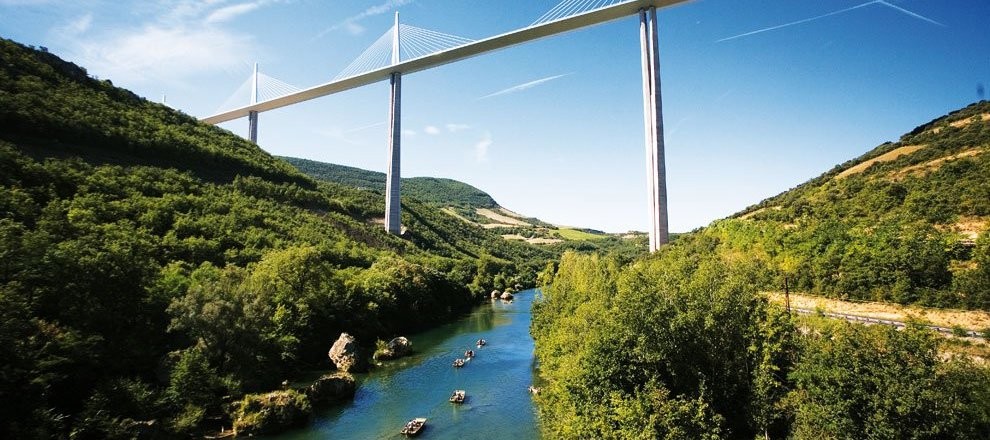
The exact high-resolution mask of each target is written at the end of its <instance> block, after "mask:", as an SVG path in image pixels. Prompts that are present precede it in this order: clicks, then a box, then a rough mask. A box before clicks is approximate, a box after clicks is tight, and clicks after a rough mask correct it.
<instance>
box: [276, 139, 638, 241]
mask: <svg viewBox="0 0 990 440" xmlns="http://www.w3.org/2000/svg"><path fill="white" fill-rule="evenodd" d="M282 159H284V160H286V161H287V162H289V163H291V164H292V165H294V166H296V168H298V169H299V170H300V171H302V172H303V173H304V174H306V175H308V176H310V177H312V178H314V179H317V180H321V181H326V182H334V183H339V184H342V185H347V186H352V187H355V188H360V189H367V190H371V191H375V192H379V193H383V192H384V191H385V174H384V173H380V172H376V171H368V170H363V169H360V168H354V167H349V166H345V165H336V164H332V163H324V162H317V161H312V160H308V159H299V158H294V157H282ZM402 196H403V198H407V197H408V198H413V199H416V200H419V201H421V202H424V203H426V204H428V205H431V206H434V207H438V208H440V209H441V211H442V212H445V213H447V214H450V215H451V216H453V217H454V218H457V219H459V220H461V221H464V222H465V223H468V224H471V225H476V226H480V227H483V228H486V229H490V230H492V231H493V232H496V233H498V234H500V235H501V236H502V237H503V238H505V239H508V240H518V241H526V242H529V243H532V244H540V245H548V244H558V243H562V242H581V243H585V242H588V241H597V242H598V245H601V246H602V248H605V249H610V248H617V247H618V248H627V250H633V251H634V249H635V248H636V247H638V246H639V244H640V243H641V242H643V238H644V237H642V236H640V235H638V234H631V235H630V234H620V235H613V234H606V233H604V232H601V231H596V230H591V229H577V228H571V227H564V226H557V225H553V224H550V223H547V222H544V221H541V220H540V219H537V218H533V217H526V216H523V215H520V214H517V213H515V212H512V211H510V210H508V209H505V208H504V207H502V206H499V204H498V203H496V202H495V200H494V199H493V198H492V197H491V196H490V195H488V193H486V192H484V191H482V190H480V189H478V188H475V187H473V186H471V185H468V184H466V183H464V182H460V181H457V180H453V179H443V178H435V177H411V178H403V179H402ZM630 236H632V237H634V238H633V239H632V242H631V243H628V242H629V241H630V240H629V237H630ZM623 237H625V238H623ZM629 245H631V246H629Z"/></svg>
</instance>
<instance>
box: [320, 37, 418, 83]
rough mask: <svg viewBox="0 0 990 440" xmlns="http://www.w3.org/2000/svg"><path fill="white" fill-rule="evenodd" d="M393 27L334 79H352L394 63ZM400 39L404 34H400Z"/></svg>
mask: <svg viewBox="0 0 990 440" xmlns="http://www.w3.org/2000/svg"><path fill="white" fill-rule="evenodd" d="M394 31H395V26H392V28H390V29H389V30H388V31H387V32H385V33H384V34H382V36H381V37H379V38H378V40H375V42H374V43H372V44H371V46H370V47H368V48H367V49H365V51H364V52H362V53H361V55H359V56H358V57H357V58H355V59H354V61H352V62H351V64H349V65H348V66H347V67H345V68H344V70H343V71H341V72H340V73H339V74H337V76H336V77H335V78H334V79H341V78H347V77H351V76H354V75H357V74H360V73H364V72H368V71H371V70H374V69H376V68H380V67H385V66H387V65H389V64H391V63H392V32H394ZM399 35H400V37H401V35H402V34H399Z"/></svg>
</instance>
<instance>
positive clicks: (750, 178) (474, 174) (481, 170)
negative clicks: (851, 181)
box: [0, 0, 990, 232]
mask: <svg viewBox="0 0 990 440" xmlns="http://www.w3.org/2000/svg"><path fill="white" fill-rule="evenodd" d="M557 3H558V2H557V1H556V0H528V1H490V0H488V1H480V0H477V1H476V0H347V1H316V0H295V1H292V0H282V1H280V0H253V1H251V0H248V1H246V0H147V1H140V2H120V1H117V0H77V1H72V2H65V1H57V0H0V36H3V37H4V38H10V39H13V40H16V41H19V42H22V43H24V44H31V45H36V46H45V47H47V48H48V49H49V50H50V51H51V52H53V53H55V54H57V55H59V56H62V57H63V58H66V59H68V60H71V61H73V62H76V63H78V64H80V65H82V66H84V67H86V68H87V69H88V71H89V72H90V73H91V74H93V75H96V76H98V77H100V78H105V79H110V80H112V81H113V82H114V84H116V85H118V86H122V87H126V88H128V89H131V90H133V91H134V92H136V93H138V94H139V95H142V96H145V97H147V98H149V99H152V100H155V101H160V100H161V98H162V95H163V94H164V95H166V96H167V101H168V103H169V104H170V105H172V106H173V107H175V108H177V109H180V110H182V111H185V112H186V113H189V114H191V115H194V116H206V115H209V114H212V113H214V112H215V111H217V110H218V109H219V107H220V106H221V105H222V104H223V103H224V102H225V101H227V100H228V98H230V96H231V95H232V94H233V93H234V92H235V91H236V90H237V89H238V87H239V86H240V85H241V84H242V83H244V81H245V80H246V79H247V78H248V77H249V75H250V73H251V69H252V65H253V63H255V62H258V63H260V70H261V71H262V72H263V73H264V74H266V75H268V76H271V77H274V78H277V79H279V80H281V81H284V82H286V83H289V84H292V85H295V86H297V87H310V86H313V85H316V84H320V83H324V82H327V81H329V80H330V79H332V78H333V77H335V76H336V75H337V74H338V73H339V72H341V71H342V70H343V69H344V68H345V67H346V66H347V65H348V64H349V63H350V62H351V61H352V60H354V59H355V58H356V57H357V56H358V55H359V54H360V53H361V52H362V51H363V50H364V49H365V48H367V47H368V46H370V45H371V44H372V43H374V41H375V40H377V39H378V38H379V37H380V36H381V35H382V34H383V33H384V32H385V31H387V30H388V28H389V27H390V26H391V24H392V20H393V13H394V12H395V11H399V12H400V14H401V21H402V22H403V23H405V24H409V25H413V26H416V27H419V28H424V29H429V30H433V31H438V32H443V33H446V34H452V35H458V36H461V37H466V38H472V39H480V38H485V37H488V36H492V35H496V34H499V33H502V32H507V31H510V30H513V29H517V28H520V27H525V26H527V25H529V24H531V23H532V22H533V21H535V20H536V19H537V18H539V17H540V16H541V15H543V14H544V13H545V12H547V11H549V10H550V9H551V8H553V7H554V6H555V5H556V4H557ZM988 18H990V2H987V1H985V0H887V1H859V0H829V1H797V0H697V1H694V2H690V3H687V4H685V5H682V6H677V7H673V8H669V9H665V10H662V11H661V12H660V28H661V54H660V56H661V65H662V67H661V75H662V80H663V89H662V90H663V110H664V120H665V125H666V126H665V133H666V134H665V138H666V143H667V170H668V193H669V207H670V225H671V230H673V231H686V230H691V229H693V228H696V227H699V226H704V225H706V224H708V223H709V222H711V221H712V220H715V219H717V218H721V217H724V216H727V215H729V214H731V213H733V212H736V211H739V210H740V209H742V208H744V207H746V206H748V205H750V204H753V203H756V202H758V201H759V200H761V199H763V198H766V197H769V196H772V195H775V194H777V193H779V192H781V191H784V190H786V189H788V188H790V187H793V186H795V185H797V184H799V183H801V182H803V181H805V180H807V179H809V178H811V177H814V176H816V175H818V174H820V173H822V172H824V171H826V170H828V169H830V168H831V167H833V166H834V165H835V164H837V163H841V162H844V161H846V160H848V159H851V158H853V157H855V156H858V155H860V154H862V153H863V152H865V151H867V150H869V149H871V148H873V147H875V146H876V145H878V144H880V143H882V142H885V141H888V140H890V141H894V140H897V138H898V136H900V135H901V134H903V133H905V132H907V131H909V130H911V129H912V128H914V127H915V126H917V125H920V124H922V123H924V122H927V121H928V120H930V119H932V118H934V117H937V116H940V115H942V114H944V113H946V112H948V111H951V110H954V109H957V108H959V107H962V106H965V105H967V104H969V103H972V102H974V101H977V100H979V99H980V94H979V90H985V89H986V88H990V32H988V31H987V19H988ZM637 31H638V22H637V19H636V18H635V17H630V18H627V19H623V20H619V21H615V22H611V23H607V24H604V25H600V26H597V27H593V28H589V29H584V30H581V31H577V32H573V33H569V34H565V35H561V36H557V37H553V38H550V39H544V40H540V41H536V42H533V43H530V44H527V45H523V46H516V47H513V48H509V49H506V50H503V51H500V52H496V53H492V54H488V55H484V56H481V57H476V58H472V59H469V60H466V61H463V62H459V63H455V64H450V65H446V66H442V67H439V68H436V69H433V70H429V71H424V72H418V73H415V74H411V75H408V76H406V77H404V79H403V115H402V118H403V119H402V124H403V128H404V134H403V157H402V161H403V175H404V176H407V177H408V176H438V177H449V178H453V179H458V180H462V181H465V182H468V183H470V184H472V185H475V186H477V187H479V188H481V189H483V190H485V191H487V192H489V193H490V194H492V196H494V197H495V199H496V200H497V201H499V202H500V203H501V204H502V205H504V206H506V207H508V208H510V209H513V210H515V211H517V212H521V213H524V214H526V215H530V216H536V217H539V218H541V219H544V220H546V221H550V222H554V223H558V224H564V225H574V226H581V227H592V228H598V229H603V230H607V231H614V232H621V231H626V230H630V229H635V230H646V228H647V221H648V217H647V212H646V207H647V204H646V169H645V164H644V157H645V153H644V146H643V127H642V124H643V115H642V94H641V89H640V88H641V78H640V61H639V60H640V58H639V39H638V34H637ZM981 85H982V88H981ZM244 99H248V98H247V97H245V98H244ZM245 103H246V102H245ZM387 109H388V85H387V83H384V82H383V83H380V84H375V85H371V86H368V87H364V88H361V89H356V90H351V91H348V92H345V93H341V94H339V95H333V96H328V97H323V98H319V99H317V100H313V101H309V102H306V103H303V104H299V105H297V106H293V107H290V108H285V109H280V110H276V111H272V112H267V113H263V114H262V115H261V121H260V130H259V144H261V146H262V147H263V148H265V149H266V150H267V151H269V152H271V153H273V154H278V155H287V156H297V157H304V158H309V159H313V160H320V161H326V162H334V163H340V164H345V165H351V166H357V167H361V168H366V169H372V170H379V171H382V170H384V168H385V161H386V144H385V138H386V127H385V125H384V122H385V119H386V113H387ZM223 126H224V127H225V128H228V129H230V130H232V131H234V132H235V133H238V134H242V135H243V134H244V133H245V132H246V129H247V122H246V120H240V121H233V122H230V123H226V124H224V125H223Z"/></svg>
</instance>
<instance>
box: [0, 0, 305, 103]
mask: <svg viewBox="0 0 990 440" xmlns="http://www.w3.org/2000/svg"><path fill="white" fill-rule="evenodd" d="M0 1H8V2H9V1H12V0H0ZM17 1H23V0H17ZM285 1H287V0H247V1H244V0H242V1H240V2H231V1H230V0H159V1H156V2H138V3H133V4H131V5H132V10H131V11H130V14H131V15H132V16H133V17H135V18H134V24H133V25H131V26H129V27H128V26H118V27H115V28H104V27H100V26H93V25H92V23H93V16H92V15H91V14H87V15H84V16H81V17H79V18H78V19H76V20H74V21H72V22H70V23H69V24H67V25H65V26H63V27H61V28H54V29H52V33H53V34H55V35H56V36H57V37H58V38H59V39H60V40H62V41H64V43H63V44H64V46H65V49H66V50H65V52H66V53H67V55H68V56H69V58H72V59H73V60H74V61H76V62H78V63H79V64H82V65H85V66H86V67H87V69H88V70H90V71H91V72H93V73H94V74H96V75H99V76H100V77H102V78H108V79H111V80H113V81H116V82H118V83H119V84H121V85H125V86H126V87H138V86H141V85H144V84H149V83H155V84H173V85H178V86H181V87H184V86H186V85H187V84H188V81H189V80H190V79H192V78H194V77H196V76H198V75H202V74H208V73H216V72H224V71H227V72H235V71H237V72H240V71H244V72H247V67H246V66H249V65H250V63H248V62H247V61H248V60H247V59H245V57H246V56H247V54H251V53H256V52H257V45H256V44H255V41H254V38H253V37H252V36H251V35H250V34H247V33H243V32H239V31H233V30H229V29H226V28H225V27H224V26H222V25H223V24H224V23H227V22H230V21H231V20H234V19H235V18H237V17H239V16H241V15H243V14H246V13H249V12H251V11H256V10H258V9H259V8H262V7H265V6H267V5H270V4H274V3H280V2H285ZM82 35H85V38H81V37H80V36H82Z"/></svg>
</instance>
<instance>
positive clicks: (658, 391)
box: [531, 243, 990, 439]
mask: <svg viewBox="0 0 990 440" xmlns="http://www.w3.org/2000/svg"><path fill="white" fill-rule="evenodd" d="M759 272H760V271H759V268H757V267H753V265H752V264H751V263H747V262H745V261H733V260H731V259H722V258H720V257H718V256H715V255H712V254H711V253H706V252H700V249H692V248H691V247H690V246H689V245H685V244H684V243H681V244H675V245H671V246H669V247H667V248H665V249H664V250H663V251H661V252H660V253H659V254H658V255H654V256H652V257H650V258H647V259H643V260H640V261H636V262H634V263H632V264H630V265H626V266H621V265H620V264H618V262H617V261H615V260H613V259H610V258H606V257H599V256H578V255H573V254H568V255H565V256H564V258H563V259H562V261H561V263H560V266H559V269H558V270H557V272H556V274H555V275H554V276H553V281H552V283H551V284H550V285H548V286H547V287H545V288H544V290H543V298H544V300H543V302H541V303H537V304H535V305H534V316H533V324H532V329H531V330H532V334H533V336H534V338H535V339H536V347H537V348H536V354H537V356H538V358H539V362H540V374H541V376H542V377H543V378H544V379H546V380H547V383H546V384H544V386H543V388H542V389H541V392H540V394H539V395H538V396H537V402H538V404H539V411H540V416H541V424H542V426H543V428H544V430H545V431H546V433H547V434H548V435H549V436H551V437H555V438H603V439H622V438H630V436H632V437H635V438H657V439H680V438H712V439H714V438H738V439H752V438H754V437H761V438H762V437H768V438H958V439H968V438H988V437H990V367H987V366H986V365H981V364H977V363H976V362H972V361H970V360H969V359H967V358H965V357H949V358H948V359H945V357H946V356H944V353H942V352H941V351H940V348H941V347H942V344H943V340H942V339H941V338H939V337H938V336H936V335H934V334H932V333H931V332H929V331H927V330H922V329H908V330H906V331H896V330H894V329H890V328H885V327H882V326H874V327H864V326H861V325H859V324H850V323H845V322H827V323H826V324H821V325H816V326H811V327H806V328H805V331H806V333H807V334H803V333H802V332H798V331H797V329H796V327H795V324H794V323H793V322H792V320H791V317H790V316H789V315H787V314H786V313H785V312H784V311H783V310H782V309H780V308H778V307H776V306H773V305H771V304H768V303H767V301H766V300H765V299H764V298H763V297H762V296H760V295H758V294H757V293H756V287H755V286H756V285H757V283H756V281H758V277H757V276H755V274H758V273H759ZM809 325H810V324H809Z"/></svg>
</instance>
